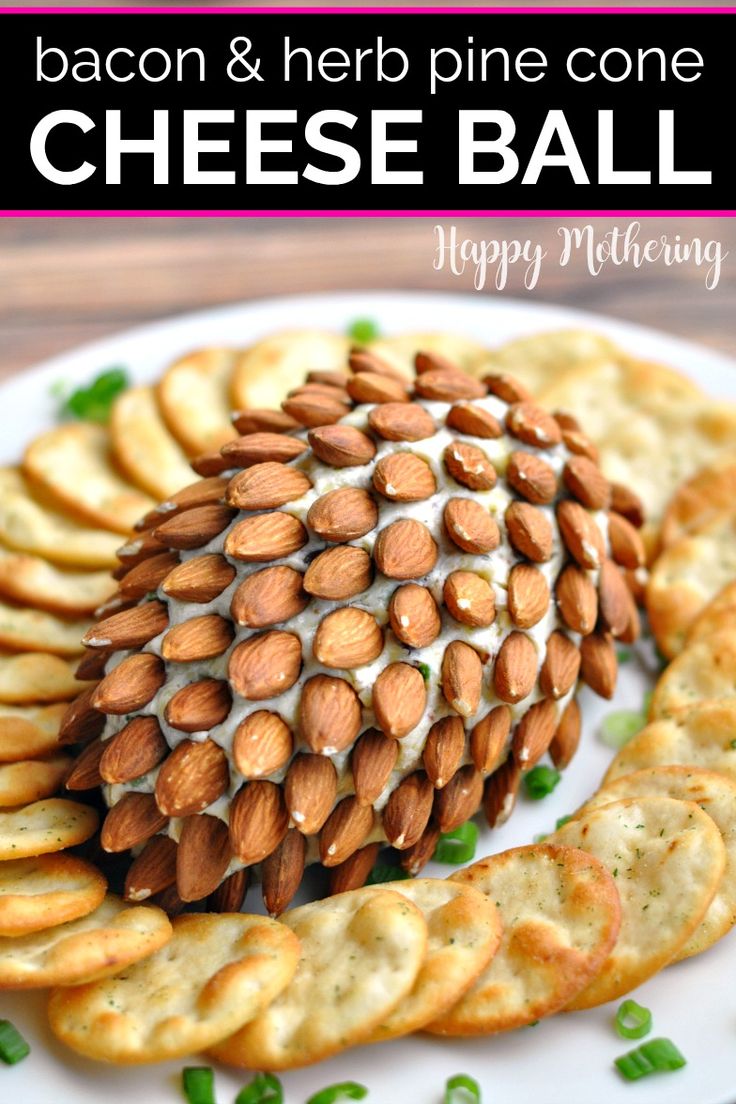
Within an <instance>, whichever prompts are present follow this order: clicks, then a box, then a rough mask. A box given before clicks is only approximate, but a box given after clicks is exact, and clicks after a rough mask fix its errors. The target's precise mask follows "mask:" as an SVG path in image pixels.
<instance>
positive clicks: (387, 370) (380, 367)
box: [349, 349, 408, 386]
mask: <svg viewBox="0 0 736 1104" xmlns="http://www.w3.org/2000/svg"><path fill="white" fill-rule="evenodd" d="M349 364H350V371H351V372H355V373H356V374H357V373H359V372H371V373H372V374H373V375H377V376H385V377H386V379H391V380H396V381H397V382H398V383H401V384H402V385H404V386H406V385H407V383H408V380H407V376H406V373H405V372H402V371H400V370H399V369H398V368H394V366H393V364H389V362H388V361H387V360H383V359H382V358H381V357H379V356H376V354H375V353H372V352H370V350H369V349H353V350H352V351H351V353H350V357H349Z"/></svg>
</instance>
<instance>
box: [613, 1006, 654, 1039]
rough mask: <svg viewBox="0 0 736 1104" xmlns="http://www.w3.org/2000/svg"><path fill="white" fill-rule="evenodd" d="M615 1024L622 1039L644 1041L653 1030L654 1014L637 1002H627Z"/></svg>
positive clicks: (617, 1016) (621, 1008)
mask: <svg viewBox="0 0 736 1104" xmlns="http://www.w3.org/2000/svg"><path fill="white" fill-rule="evenodd" d="M614 1023H615V1025H616V1031H618V1033H619V1035H620V1036H621V1038H622V1039H642V1038H643V1037H644V1036H645V1035H648V1034H649V1032H650V1031H651V1030H652V1013H651V1012H650V1011H649V1009H648V1008H644V1007H643V1005H641V1004H637V1003H636V1001H635V1000H625V1001H624V1003H623V1004H622V1005H621V1007H620V1008H619V1010H618V1012H617V1013H616V1019H615V1020H614Z"/></svg>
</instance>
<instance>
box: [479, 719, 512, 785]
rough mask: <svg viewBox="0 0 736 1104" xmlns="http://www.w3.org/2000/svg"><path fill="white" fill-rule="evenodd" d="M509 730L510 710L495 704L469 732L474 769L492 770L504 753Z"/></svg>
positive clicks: (484, 771) (488, 771)
mask: <svg viewBox="0 0 736 1104" xmlns="http://www.w3.org/2000/svg"><path fill="white" fill-rule="evenodd" d="M510 732H511V710H510V709H509V707H508V706H507V705H497V706H496V707H495V709H492V710H491V711H490V713H486V715H485V717H483V718H481V720H480V721H478V723H477V724H476V725H474V726H473V728H472V731H471V733H470V755H471V758H472V760H473V763H474V764H475V769H476V770H478V771H480V772H481V773H482V774H489V773H490V772H491V771H494V770H495V769H496V768H497V767H498V766H499V764H500V763H501V762H502V760H503V757H504V755H505V754H506V748H507V746H508V742H509V733H510Z"/></svg>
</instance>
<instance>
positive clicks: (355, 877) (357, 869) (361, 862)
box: [330, 843, 381, 894]
mask: <svg viewBox="0 0 736 1104" xmlns="http://www.w3.org/2000/svg"><path fill="white" fill-rule="evenodd" d="M380 850H381V845H380V843H369V844H366V846H365V847H359V848H358V850H357V851H353V853H352V855H348V857H347V858H346V859H344V860H343V861H342V862H341V863H338V865H337V866H332V867H330V894H335V893H347V892H348V890H350V889H360V888H361V887H362V886H364V885H365V883H366V881H367V880H368V875H369V874H370V872H371V870H372V869H373V867H374V865H375V862H376V859H377V858H378V852H379V851H380Z"/></svg>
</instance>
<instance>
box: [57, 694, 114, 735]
mask: <svg viewBox="0 0 736 1104" xmlns="http://www.w3.org/2000/svg"><path fill="white" fill-rule="evenodd" d="M96 691H97V687H96V686H90V687H89V688H88V689H87V690H83V691H82V693H81V694H80V695H79V697H77V698H75V699H74V701H73V702H70V703H69V705H68V706H67V709H66V713H64V715H63V717H62V718H61V721H60V723H59V743H60V744H87V743H89V741H90V740H94V739H96V738H97V737H98V736H99V735H100V733H101V732H102V730H103V728H104V727H105V715H104V713H101V712H100V711H99V710H97V709H95V707H94V706H93V704H92V699H93V698H94V696H95V693H96Z"/></svg>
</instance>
